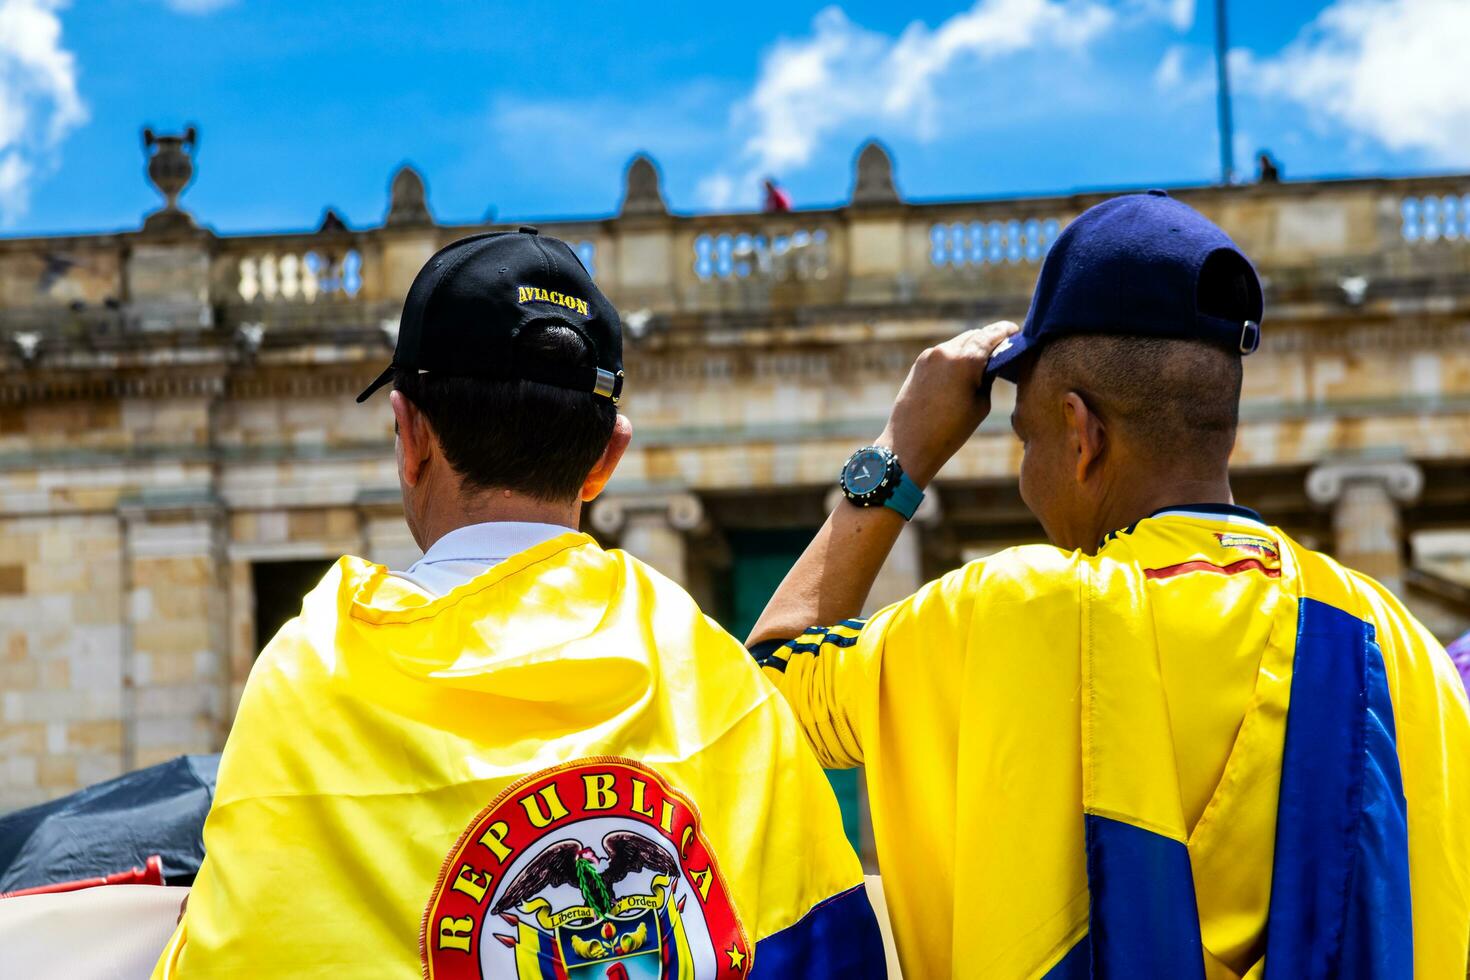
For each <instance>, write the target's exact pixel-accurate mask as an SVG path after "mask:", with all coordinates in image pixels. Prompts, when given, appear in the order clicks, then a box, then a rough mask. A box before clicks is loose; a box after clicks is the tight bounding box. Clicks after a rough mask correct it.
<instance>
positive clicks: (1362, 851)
mask: <svg viewBox="0 0 1470 980" xmlns="http://www.w3.org/2000/svg"><path fill="white" fill-rule="evenodd" d="M1274 864H1275V866H1274V868H1273V870H1272V878H1271V916H1270V921H1269V923H1268V925H1267V933H1266V977H1267V980H1285V978H1293V980H1295V978H1303V980H1311V978H1317V977H1341V978H1344V980H1357V978H1363V980H1366V978H1370V977H1371V978H1385V980H1386V978H1392V977H1409V976H1413V973H1414V942H1413V913H1412V909H1411V905H1410V894H1409V835H1408V822H1407V816H1406V811H1405V805H1404V788H1403V779H1402V777H1401V775H1400V772H1399V760H1398V751H1397V746H1396V740H1395V731H1394V717H1393V699H1392V698H1391V696H1390V695H1389V691H1388V680H1387V677H1386V676H1385V674H1384V668H1383V653H1382V651H1381V650H1380V649H1379V648H1378V644H1377V643H1376V642H1375V641H1374V635H1373V627H1372V626H1371V625H1369V624H1368V623H1365V622H1363V621H1362V620H1360V619H1358V618H1356V617H1354V616H1352V615H1350V614H1348V613H1346V612H1343V611H1342V610H1341V609H1336V608H1334V607H1332V606H1329V605H1327V604H1326V603H1322V602H1317V601H1316V600H1313V599H1303V600H1301V610H1300V613H1299V618H1298V623H1297V642H1296V660H1295V666H1294V667H1293V672H1292V678H1291V713H1290V714H1289V715H1288V716H1287V721H1286V748H1285V751H1284V754H1283V757H1282V772H1281V803H1280V805H1279V807H1278V809H1277V813H1276V856H1275V862H1274Z"/></svg>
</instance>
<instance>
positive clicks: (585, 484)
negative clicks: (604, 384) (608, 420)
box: [582, 415, 633, 501]
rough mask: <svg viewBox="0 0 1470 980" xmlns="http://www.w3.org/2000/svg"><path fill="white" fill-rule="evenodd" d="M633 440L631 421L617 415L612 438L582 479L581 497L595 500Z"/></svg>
mask: <svg viewBox="0 0 1470 980" xmlns="http://www.w3.org/2000/svg"><path fill="white" fill-rule="evenodd" d="M632 441H633V423H632V422H629V421H628V418H627V416H625V415H619V416H618V420H617V421H616V422H614V423H613V432H612V438H611V439H609V440H608V441H607V448H606V449H604V450H603V451H602V455H601V456H600V457H598V460H597V462H596V463H595V464H593V466H592V472H591V473H588V474H587V479H586V480H584V481H582V499H583V500H584V501H586V500H595V499H596V498H597V495H598V494H600V493H602V489H603V488H604V487H606V486H607V481H608V480H611V479H612V475H613V470H616V469H617V468H618V462H619V461H620V460H621V459H622V458H623V453H625V452H627V451H628V443H630V442H632Z"/></svg>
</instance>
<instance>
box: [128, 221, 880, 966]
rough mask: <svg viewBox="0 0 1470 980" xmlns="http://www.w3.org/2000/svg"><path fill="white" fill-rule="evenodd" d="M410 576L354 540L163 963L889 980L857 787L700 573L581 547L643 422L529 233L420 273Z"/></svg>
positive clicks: (284, 667)
mask: <svg viewBox="0 0 1470 980" xmlns="http://www.w3.org/2000/svg"><path fill="white" fill-rule="evenodd" d="M390 382H391V383H392V385H393V387H394V391H393V392H392V394H391V396H390V400H391V402H392V409H393V417H394V421H395V426H396V431H397V441H396V445H397V458H398V472H399V478H400V482H401V485H402V491H403V502H404V513H405V517H406V518H407V521H408V525H409V528H410V529H411V530H412V532H413V535H414V539H415V540H416V541H417V542H418V543H419V545H420V546H421V547H422V548H423V549H424V556H423V558H422V559H421V560H420V561H418V562H417V563H415V564H414V565H413V566H412V567H411V568H409V569H407V570H406V571H404V572H390V571H389V570H388V569H386V568H383V567H382V566H380V565H375V564H373V563H372V562H368V561H364V560H363V559H360V558H352V557H344V558H343V559H342V560H341V561H340V562H338V563H337V565H336V566H335V567H334V568H333V569H332V570H331V571H330V572H329V573H328V574H327V576H326V577H325V578H324V579H323V580H322V583H321V584H320V585H319V586H318V587H317V588H316V589H315V590H314V591H313V592H312V593H311V594H310V595H308V596H307V597H306V599H305V602H304V605H303V608H302V613H301V615H300V616H299V617H297V618H296V619H294V620H292V621H291V622H290V623H288V624H287V625H286V626H285V627H283V628H282V630H281V632H280V633H279V634H278V635H277V636H276V637H275V639H273V640H272V641H271V642H270V644H269V645H268V646H267V647H266V649H265V651H264V652H263V653H262V654H261V656H260V659H259V661H258V662H257V663H256V665H255V668H254V669H253V670H252V672H251V675H250V680H249V683H248V684H247V685H246V689H245V693H244V697H243V699H242V701H241V704H240V709H239V713H238V715H237V718H236V722H235V726H234V729H233V730H232V732H231V734H230V739H229V743H228V744H227V745H226V747H225V751H224V756H223V758H222V760H221V762H220V769H219V782H218V789H217V791H216V796H215V804H214V807H213V809H212V810H211V812H210V815H209V818H208V820H207V822H206V824H205V830H204V839H205V847H206V850H207V853H208V856H207V858H206V859H205V861H204V864H203V867H202V868H201V870H200V872H199V877H198V880H197V882H196V884H195V886H194V891H193V893H192V894H191V896H190V903H189V907H188V909H187V912H186V913H185V914H184V916H183V918H182V920H181V922H180V924H179V926H178V928H177V930H176V932H175V935H174V938H173V941H172V942H171V943H170V946H169V948H168V949H167V950H166V951H165V952H164V955H163V957H162V959H161V960H160V962H159V964H158V968H157V971H156V973H155V976H161V977H171V976H196V975H197V976H209V977H217V976H234V977H268V976H284V975H290V976H321V977H328V976H330V977H352V978H359V977H377V976H382V977H406V976H420V975H422V976H425V977H428V978H440V980H453V978H516V980H532V978H549V977H561V978H571V980H593V978H605V977H613V978H617V977H621V978H624V980H629V978H633V977H647V978H655V977H656V978H669V980H691V978H704V980H715V978H720V980H737V978H751V977H769V978H782V977H816V978H829V977H830V978H838V977H842V978H848V977H881V976H882V975H883V974H884V969H885V967H884V953H883V947H882V940H881V938H880V936H879V933H878V927H877V922H876V920H875V918H874V916H873V911H872V908H871V906H870V905H869V904H868V900H867V897H866V893H865V892H864V890H863V886H862V872H861V869H860V867H859V865H858V862H857V858H856V856H855V855H854V854H853V852H852V848H851V847H850V846H849V845H848V843H847V841H846V838H845V837H844V835H843V830H842V824H841V819H840V815H839V813H838V809H837V804H836V801H835V800H834V798H833V796H832V793H831V790H830V788H829V786H828V784H827V781H826V777H825V776H824V775H823V773H822V771H821V769H820V768H819V767H818V766H817V764H816V761H815V760H814V759H813V758H812V756H811V753H810V751H809V750H808V748H807V746H806V744H805V741H804V739H803V738H802V736H801V734H800V731H799V729H798V726H797V724H796V721H795V719H794V718H793V717H792V715H791V712H790V710H789V709H788V708H787V706H786V704H785V702H784V701H783V700H782V699H781V697H780V696H779V695H778V694H777V693H776V692H775V691H774V690H773V689H772V688H771V686H770V685H769V684H768V683H766V682H765V680H764V679H762V677H761V675H760V671H759V670H758V669H757V668H756V667H755V665H754V664H752V663H751V662H750V658H749V657H748V656H747V655H746V653H745V651H744V650H743V649H742V648H741V647H740V645H739V643H737V642H736V641H735V640H734V639H733V638H731V637H730V636H729V635H728V634H726V633H725V632H724V631H723V630H721V629H719V627H718V626H716V625H715V624H714V623H713V622H712V621H710V620H709V619H708V618H706V617H705V616H703V615H702V614H701V613H700V611H699V609H698V608H697V607H696V606H695V604H694V602H693V601H692V600H691V599H690V598H689V596H688V595H687V594H685V593H684V592H683V591H682V590H681V589H680V588H679V587H678V586H677V585H675V584H674V583H672V582H670V581H669V580H667V579H665V578H664V577H662V576H661V575H659V574H658V573H657V572H654V571H653V570H652V569H650V568H648V567H647V566H645V565H643V564H642V563H640V562H639V561H637V560H636V559H634V558H632V557H630V556H629V555H626V554H623V553H621V552H617V551H604V550H603V549H602V548H600V547H598V545H597V544H596V542H594V541H593V540H592V539H591V538H589V537H587V536H586V535H583V534H580V533H578V532H577V530H576V529H577V525H578V521H579V518H580V515H581V509H582V505H583V504H584V503H585V502H586V501H589V500H591V499H593V498H594V497H596V496H597V495H598V493H599V492H601V490H602V488H603V487H604V486H605V485H606V483H607V481H608V479H609V477H611V476H612V473H613V470H614V469H615V468H616V466H617V464H618V460H619V458H620V457H621V456H622V454H623V451H624V450H625V449H626V448H627V446H628V442H629V439H630V438H631V435H632V429H631V426H630V425H629V423H628V420H627V419H626V418H624V417H623V416H621V415H619V414H618V413H617V408H616V406H617V404H618V400H619V398H620V397H621V395H622V390H623V372H622V340H621V332H620V328H619V323H618V315H617V311H616V310H615V309H614V308H613V307H612V305H611V304H610V303H609V302H608V301H607V299H606V298H605V297H604V296H603V295H602V294H601V292H599V290H598V289H597V287H596V285H595V284H594V283H593V281H592V279H591V277H590V276H589V275H588V274H587V272H586V271H585V270H584V269H583V267H582V265H581V263H580V262H579V261H578V260H577V258H576V257H575V255H574V254H573V253H572V251H571V250H570V249H569V248H568V247H567V246H566V244H565V243H563V242H560V241H556V240H555V239H551V238H545V237H542V236H540V235H538V234H537V233H536V231H535V230H534V229H529V228H523V229H521V230H520V231H519V232H514V233H497V234H492V235H481V236H477V237H474V238H468V239H465V240H463V241H459V242H455V243H454V244H452V245H450V246H448V247H447V248H445V249H443V250H442V251H440V252H439V253H438V254H437V255H435V256H434V257H433V258H431V259H430V260H429V263H428V265H427V266H426V267H425V268H424V269H423V271H421V272H420V273H419V276H418V278H417V279H416V280H415V281H414V283H413V286H412V288H411V289H410V290H409V294H408V297H407V299H406V301H405V303H404V308H403V317H402V323H401V328H400V330H399V335H398V345H397V350H396V351H395V353H394V357H393V364H392V365H391V366H390V367H389V368H388V370H387V371H384V372H383V374H382V376H381V377H379V378H378V380H377V381H375V382H374V383H373V385H372V386H371V387H370V388H368V390H367V391H365V392H363V395H362V397H361V398H360V399H359V401H362V400H364V399H366V398H367V397H368V396H370V395H371V394H372V393H373V392H374V391H375V390H376V389H378V388H380V387H383V386H384V385H386V384H388V383H390Z"/></svg>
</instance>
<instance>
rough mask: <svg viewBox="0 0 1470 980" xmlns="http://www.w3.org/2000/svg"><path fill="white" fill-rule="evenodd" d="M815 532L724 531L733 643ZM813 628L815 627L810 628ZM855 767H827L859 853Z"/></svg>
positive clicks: (726, 620) (845, 826) (846, 827)
mask: <svg viewBox="0 0 1470 980" xmlns="http://www.w3.org/2000/svg"><path fill="white" fill-rule="evenodd" d="M816 533H817V532H816V528H812V529H810V530H797V531H731V532H729V533H728V538H729V541H730V552H731V556H732V558H733V561H732V567H731V573H730V591H729V602H728V604H727V608H728V610H729V612H728V614H727V615H726V616H724V617H723V625H724V627H725V628H726V629H728V630H729V631H730V632H731V633H733V634H734V635H735V638H736V639H738V640H742V641H743V640H744V639H745V638H746V637H747V636H748V635H750V630H751V627H753V626H754V625H755V621H756V619H758V618H759V617H760V614H761V611H762V610H764V609H765V608H766V602H767V600H769V599H770V598H771V594H772V593H773V592H775V591H776V586H778V585H780V584H781V579H783V578H785V577H786V573H787V572H788V571H790V570H791V566H792V565H793V564H795V563H796V559H797V558H798V557H799V556H800V555H801V553H802V551H803V549H805V548H806V546H807V544H809V543H810V542H811V540H812V537H813V536H814V535H815V534H816ZM813 625H816V624H813ZM861 774H862V771H861V770H859V769H828V770H827V778H828V779H829V780H830V781H831V783H832V792H834V793H836V794H837V802H838V805H840V806H841V807H842V826H843V829H844V830H846V831H847V839H848V840H849V841H851V842H852V849H853V850H854V851H857V852H858V853H859V854H861V853H862V831H861V817H860V815H859V809H858V780H859V778H860V777H861Z"/></svg>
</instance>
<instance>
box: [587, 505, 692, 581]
mask: <svg viewBox="0 0 1470 980" xmlns="http://www.w3.org/2000/svg"><path fill="white" fill-rule="evenodd" d="M591 522H592V527H593V528H594V529H595V530H597V531H598V532H599V533H601V534H616V535H619V536H620V539H621V544H622V548H623V550H624V551H626V552H628V553H629V554H630V555H632V556H633V557H635V558H638V559H640V560H642V561H645V562H647V563H648V564H650V565H652V566H653V567H654V568H656V569H658V570H659V571H660V572H663V573H664V574H665V575H667V576H668V577H669V578H671V579H673V580H674V581H675V582H678V583H679V584H680V585H682V586H685V587H686V588H687V587H688V585H689V578H690V575H689V573H690V569H689V554H688V541H687V536H688V535H689V533H690V532H692V531H695V530H696V529H698V528H699V527H701V526H702V525H703V524H704V505H703V504H701V503H700V502H699V498H698V497H696V496H695V495H694V494H692V493H666V494H640V495H636V496H625V497H624V496H619V497H602V498H599V499H598V501H597V503H596V504H595V505H594V506H593V508H592V514H591Z"/></svg>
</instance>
